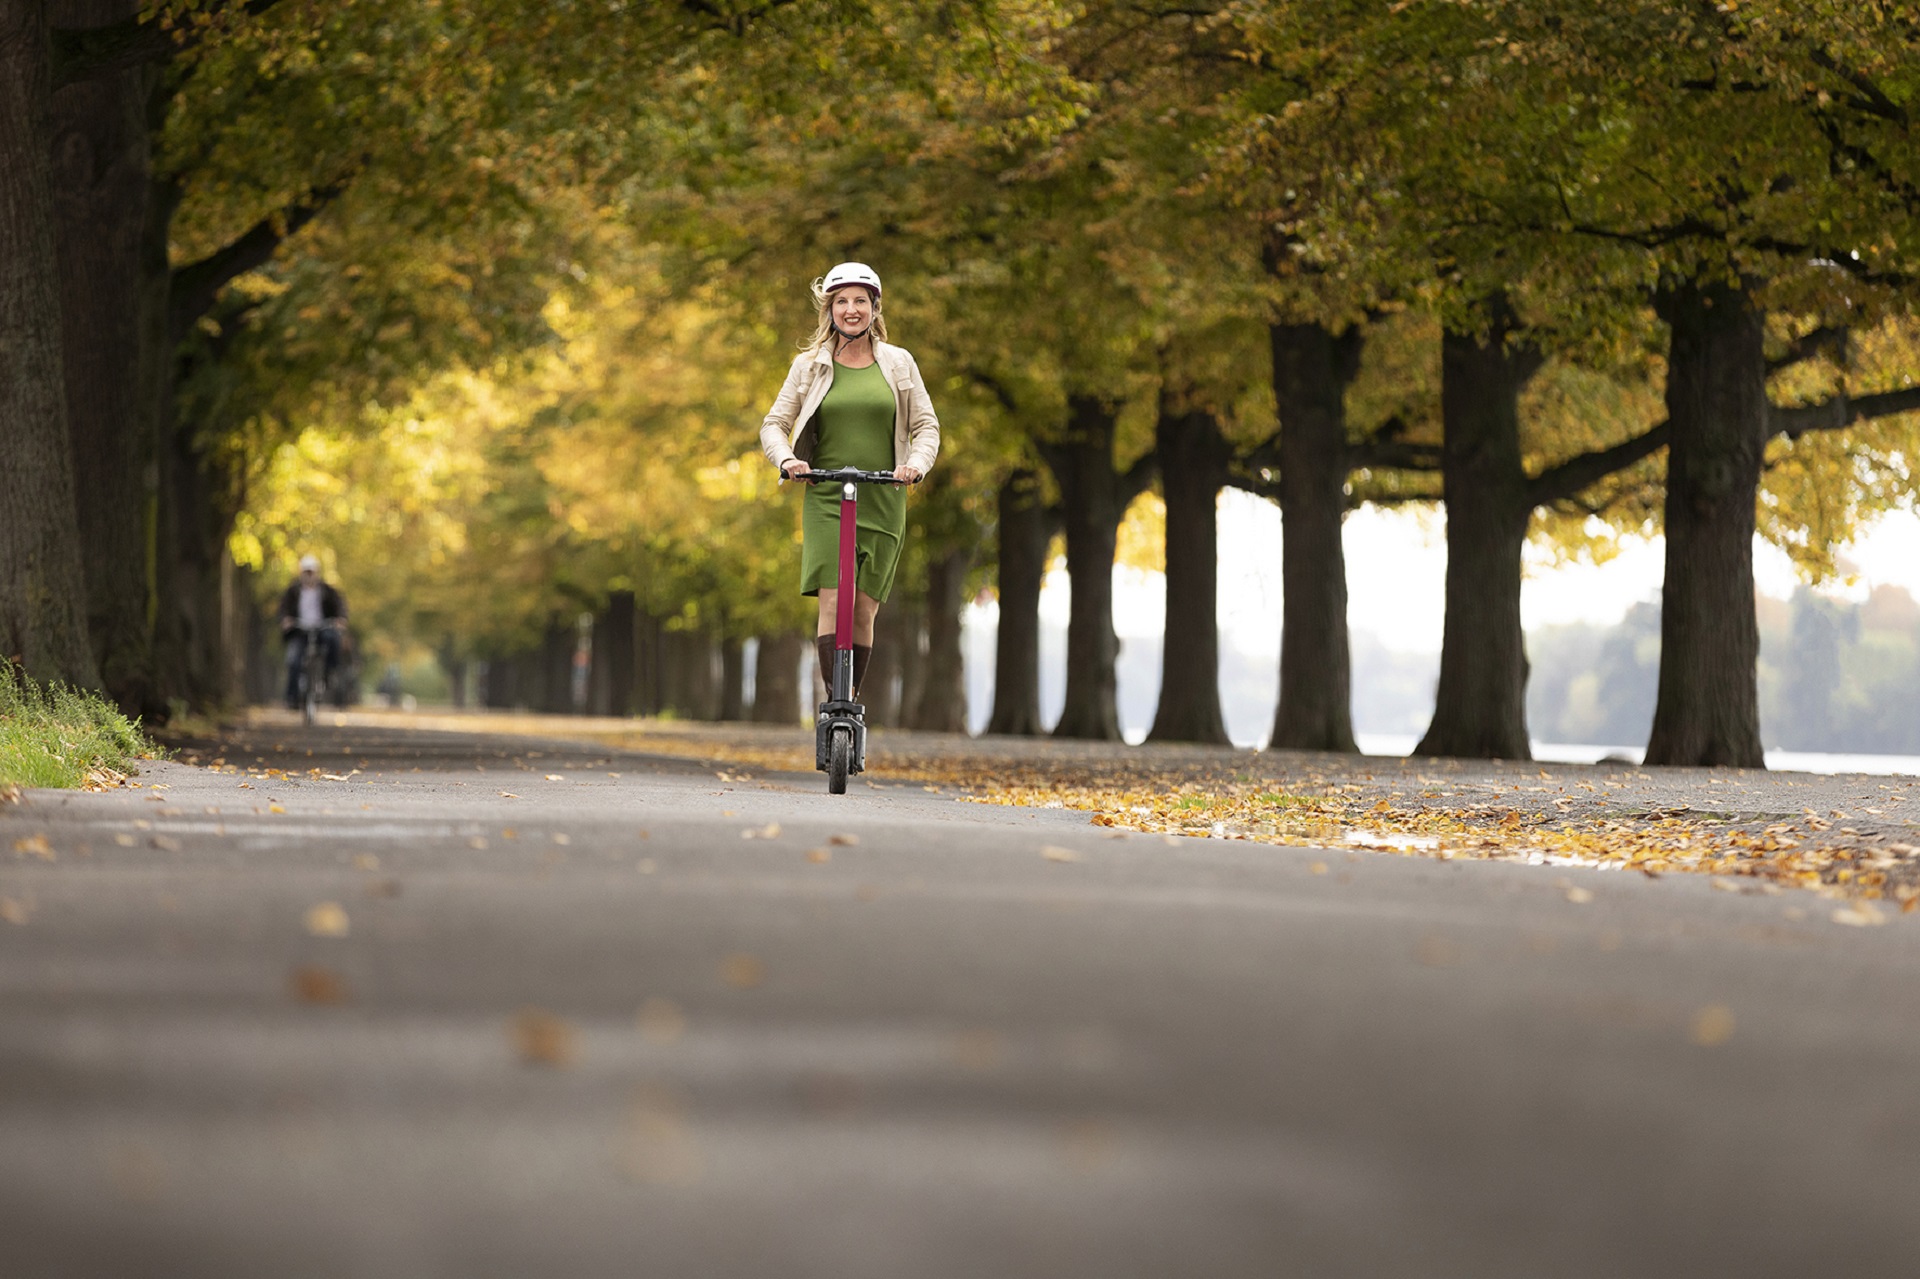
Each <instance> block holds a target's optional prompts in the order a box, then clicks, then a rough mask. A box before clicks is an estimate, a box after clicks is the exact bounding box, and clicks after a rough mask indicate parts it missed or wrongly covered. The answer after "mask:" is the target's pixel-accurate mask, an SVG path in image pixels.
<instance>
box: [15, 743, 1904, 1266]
mask: <svg viewBox="0 0 1920 1279" xmlns="http://www.w3.org/2000/svg"><path fill="white" fill-rule="evenodd" d="M226 763H227V765H228V766H229V767H230V768H232V767H238V768H239V769H240V770H241V771H238V772H234V771H213V770H209V769H199V768H191V767H188V766H186V765H182V764H163V765H158V766H156V767H155V768H153V769H152V770H151V771H149V772H147V773H145V774H143V775H142V777H141V778H139V779H138V780H139V781H140V782H142V783H144V784H153V783H158V784H159V787H160V788H164V789H160V788H156V789H153V790H145V789H141V790H123V791H119V792H114V793H110V794H103V795H78V794H61V793H54V792H33V793H30V794H29V796H28V797H27V799H26V800H25V802H24V803H22V804H19V805H15V806H9V807H5V808H0V916H4V918H0V1274H3V1275H5V1276H7V1277H8V1279H27V1277H32V1279H39V1277H42V1276H193V1277H195V1279H224V1277H227V1276H232V1277H234V1279H242V1277H244V1279H257V1277H266V1276H271V1277H272V1279H304V1277H305V1276H369V1277H373V1276H377V1277H380V1279H389V1277H390V1279H476V1277H490V1276H500V1277H502V1279H506V1277H518V1276H554V1277H556V1279H559V1277H566V1276H599V1275H621V1276H628V1275H634V1276H638V1275H645V1276H703V1277H718V1279H730V1277H733V1276H742V1277H745V1276H779V1277H782V1279H792V1277H807V1279H812V1277H815V1276H818V1277H820V1279H868V1277H871V1279H921V1277H927V1279H946V1277H948V1276H952V1277H954V1279H959V1277H961V1276H966V1277H968V1279H973V1277H985V1276H996V1277H997V1276H1050V1277H1069V1276H1089V1277H1092V1276H1101V1277H1109V1276H1156V1277H1158V1276H1216V1275H1221V1276H1226V1275H1231V1276H1240V1275H1246V1276H1256V1275H1257V1276H1292V1275H1300V1276H1368V1277H1375V1276H1395V1277H1398V1276H1405V1277H1407V1279H1433V1277H1435V1276H1460V1277H1462V1279H1501V1277H1507V1276H1511V1277H1513V1279H1522V1277H1525V1279H1584V1277H1587V1276H1593V1277H1594V1279H1599V1277H1601V1276H1606V1277H1608V1279H1617V1277H1621V1276H1664V1275H1675V1276H1682V1275H1684V1276H1703V1275H1713V1276H1718V1275H1726V1276H1742V1277H1743V1279H1754V1277H1756V1276H1782V1277H1785V1276H1794V1277H1796V1279H1799V1277H1803V1276H1815V1275H1818V1276H1847V1277H1857V1276H1879V1275H1887V1276H1894V1275H1901V1276H1911V1275H1913V1274H1915V1273H1920V1239H1916V1236H1915V1234H1914V1231H1913V1228H1912V1225H1911V1219H1910V1218H1909V1217H1908V1215H1907V1214H1908V1212H1910V1211H1911V1205H1912V1201H1913V1194H1914V1186H1915V1184H1916V1179H1920V1087H1917V1086H1916V1077H1917V1075H1920V923H1917V922H1916V918H1915V917H1913V916H1908V917H1904V918H1902V917H1894V918H1893V920H1892V922H1891V923H1889V924H1887V925H1885V926H1882V927H1870V928H1852V927H1845V926H1842V925H1840V924H1837V923H1835V922H1833V920H1832V919H1831V914H1832V912H1833V910H1834V908H1835V905H1836V903H1832V902H1827V901H1823V900H1821V899H1819V898H1816V897H1813V896H1811V895H1807V894H1787V895H1784V896H1777V897H1759V896H1743V895H1740V894H1738V893H1729V892H1723V891H1715V890H1714V889H1713V886H1712V884H1711V882H1710V881H1708V880H1706V879H1704V878H1697V877H1687V876H1669V877H1667V878H1664V879H1662V880H1660V881H1658V882H1654V881H1650V880H1647V879H1645V878H1642V877H1640V876H1637V875H1634V876H1631V877H1629V876H1628V875H1625V874H1620V873H1612V874H1602V873H1596V872H1591V871H1579V870H1574V871H1568V870H1555V869H1548V868H1529V867H1523V866H1515V865H1501V864H1484V863H1442V862H1436V861H1429V860H1421V859H1410V858H1400V857H1394V856H1387V855H1378V854H1355V853H1348V852H1341V851H1334V852H1318V851H1313V850H1307V849H1295V848H1279V847H1271V846H1262V845H1256V844H1249V843H1229V842H1225V841H1219V840H1200V839H1183V840H1168V839H1165V838H1162V837H1159V836H1145V835H1127V836H1115V835H1112V834H1109V833H1108V832H1106V831H1103V830H1100V829H1098V828H1095V827H1092V826H1089V825H1088V824H1087V823H1086V818H1085V815H1084V814H1080V813H1075V812H1071V811H1060V810H1033V809H1013V808H1002V807H992V806H987V805H980V804H972V803H962V802H958V801H957V800H956V799H955V798H954V797H953V796H952V795H950V794H944V793H939V792H930V791H928V790H925V789H923V788H922V787H920V786H918V785H898V784H895V785H887V784H874V785H868V784H865V783H863V782H861V781H858V780H856V782H855V783H854V785H853V788H852V793H851V794H849V795H848V796H846V797H844V798H841V799H834V798H830V797H828V796H827V795H825V794H824V793H823V792H824V787H823V785H822V783H821V782H820V780H819V779H817V778H816V777H812V776H771V775H757V776H756V777H755V778H754V779H752V780H739V779H738V778H737V777H736V776H735V775H734V774H731V773H723V772H722V771H720V770H716V769H715V768H712V767H703V766H700V765H697V764H690V763H684V762H677V761H672V760H663V759H649V758H647V757H644V756H638V755H633V754H623V753H619V752H612V751H608V750H606V749H603V748H599V747H595V746H592V745H565V744H556V743H553V742H542V741H530V740H527V739H512V738H503V737H482V736H465V735H458V734H425V733H408V732H405V731H402V730H397V729H382V728H372V727H351V728H322V729H312V730H303V729H300V728H297V727H284V728H267V729H264V730H258V729H257V730H255V731H254V733H253V734H252V737H251V739H250V740H242V741H233V742H229V743H228V744H227V747H226ZM248 766H253V768H254V770H255V771H254V773H253V775H251V776H249V774H248V772H247V771H246V770H247V767H248ZM264 768H273V769H282V770H287V772H286V775H285V776H284V777H282V776H277V775H272V774H263V773H262V772H261V771H260V770H262V769H264ZM308 770H312V771H311V772H309V771H308Z"/></svg>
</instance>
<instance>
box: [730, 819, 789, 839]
mask: <svg viewBox="0 0 1920 1279" xmlns="http://www.w3.org/2000/svg"><path fill="white" fill-rule="evenodd" d="M740 838H741V839H778V838H780V823H779V822H768V823H767V824H766V825H765V826H760V827H757V828H755V829H753V830H743V831H741V832H740Z"/></svg>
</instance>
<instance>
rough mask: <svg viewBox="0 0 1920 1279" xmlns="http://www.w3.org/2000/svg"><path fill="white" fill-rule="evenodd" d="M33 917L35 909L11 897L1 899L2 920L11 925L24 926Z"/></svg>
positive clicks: (0, 917)
mask: <svg viewBox="0 0 1920 1279" xmlns="http://www.w3.org/2000/svg"><path fill="white" fill-rule="evenodd" d="M32 916H33V908H32V907H31V906H29V905H27V903H25V902H23V901H16V900H15V899H13V898H11V897H0V919H4V920H6V921H7V922H8V923H9V924H24V923H26V922H27V920H28V919H30V918H32Z"/></svg>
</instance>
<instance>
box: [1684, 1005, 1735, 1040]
mask: <svg viewBox="0 0 1920 1279" xmlns="http://www.w3.org/2000/svg"><path fill="white" fill-rule="evenodd" d="M1688 1033H1689V1035H1690V1037H1691V1038H1692V1039H1693V1042H1694V1043H1696V1044H1699V1045H1700V1046H1701V1047H1702V1048H1718V1047H1719V1046H1720V1045H1721V1044H1724V1043H1726V1042H1727V1040H1729V1039H1731V1038H1733V1010H1732V1009H1731V1008H1729V1007H1727V1006H1726V1005H1725V1004H1708V1005H1707V1006H1706V1007H1704V1008H1702V1009H1701V1010H1700V1011H1699V1012H1697V1013H1695V1014H1694V1015H1693V1025H1692V1026H1691V1028H1690V1029H1689V1032H1688Z"/></svg>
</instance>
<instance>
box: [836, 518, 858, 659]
mask: <svg viewBox="0 0 1920 1279" xmlns="http://www.w3.org/2000/svg"><path fill="white" fill-rule="evenodd" d="M858 491H859V489H858V487H857V486H856V485H854V484H852V483H851V482H849V483H848V484H846V485H844V486H843V487H842V488H841V490H840V587H839V596H838V599H837V600H836V601H835V603H836V607H835V609H834V617H833V646H834V648H835V649H837V650H839V651H840V652H842V653H851V652H852V651H853V593H854V591H855V589H857V588H856V586H855V584H854V577H855V575H856V574H857V572H858V566H857V565H856V563H855V560H854V535H855V533H856V532H858V529H857V528H856V527H855V520H856V518H857V511H858V503H857V502H856V500H855V497H854V495H855V494H856V493H857V492H858Z"/></svg>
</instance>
